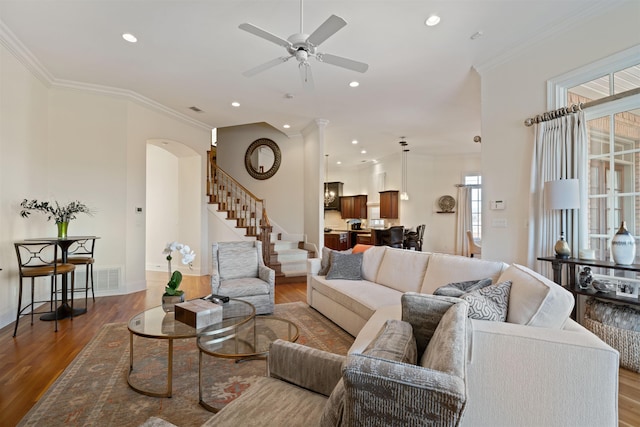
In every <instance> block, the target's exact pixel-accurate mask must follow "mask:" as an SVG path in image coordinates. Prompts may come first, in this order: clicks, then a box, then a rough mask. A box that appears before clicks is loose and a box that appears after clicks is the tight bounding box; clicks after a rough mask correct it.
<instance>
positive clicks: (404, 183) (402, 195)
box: [400, 136, 409, 200]
mask: <svg viewBox="0 0 640 427" xmlns="http://www.w3.org/2000/svg"><path fill="white" fill-rule="evenodd" d="M400 138H402V141H400V146H401V147H402V166H401V168H402V172H401V174H402V185H401V187H402V188H401V190H402V191H401V192H400V200H409V193H407V153H408V152H409V149H408V148H407V145H409V144H408V143H407V141H405V140H404V136H401V137H400Z"/></svg>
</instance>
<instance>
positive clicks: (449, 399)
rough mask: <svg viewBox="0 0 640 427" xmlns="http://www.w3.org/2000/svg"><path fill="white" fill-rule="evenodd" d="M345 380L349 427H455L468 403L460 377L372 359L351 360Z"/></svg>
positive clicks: (348, 361)
mask: <svg viewBox="0 0 640 427" xmlns="http://www.w3.org/2000/svg"><path fill="white" fill-rule="evenodd" d="M343 379H344V386H345V412H344V419H343V422H344V423H345V425H350V426H351V425H353V426H365V425H367V426H371V425H385V426H387V425H422V424H428V425H437V426H457V425H459V423H460V420H461V418H462V413H463V412H464V408H465V404H466V384H465V381H464V380H463V379H462V378H459V377H456V376H454V375H450V374H446V373H444V372H440V371H436V370H433V369H427V368H422V367H420V366H415V365H409V364H406V363H400V362H393V361H390V360H386V359H380V358H376V357H372V356H368V355H363V354H352V355H349V356H348V357H347V363H346V365H345V368H344V373H343ZM372 422H373V424H371V423H372Z"/></svg>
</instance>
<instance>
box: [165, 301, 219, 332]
mask: <svg viewBox="0 0 640 427" xmlns="http://www.w3.org/2000/svg"><path fill="white" fill-rule="evenodd" d="M175 316H176V320H178V321H180V322H182V323H186V324H187V325H189V326H193V327H194V328H196V329H201V328H204V327H205V326H209V325H213V324H214V323H218V322H221V321H222V305H219V304H215V303H213V302H211V301H205V300H201V299H195V300H191V301H186V302H181V303H179V304H176V308H175Z"/></svg>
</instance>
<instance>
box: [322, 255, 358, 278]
mask: <svg viewBox="0 0 640 427" xmlns="http://www.w3.org/2000/svg"><path fill="white" fill-rule="evenodd" d="M331 279H346V280H362V252H360V253H358V254H344V253H341V252H337V251H333V252H332V253H331V267H329V272H328V273H327V280H331Z"/></svg>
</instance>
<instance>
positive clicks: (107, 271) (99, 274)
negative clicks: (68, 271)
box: [76, 267, 121, 293]
mask: <svg viewBox="0 0 640 427" xmlns="http://www.w3.org/2000/svg"><path fill="white" fill-rule="evenodd" d="M120 276H121V268H120V267H117V268H100V269H98V268H94V269H93V279H94V287H95V288H94V291H95V292H96V293H98V292H100V291H103V292H107V291H116V290H118V289H120V282H121V278H120ZM85 278H86V272H85V269H84V268H78V269H76V287H78V288H79V287H84V284H85Z"/></svg>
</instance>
